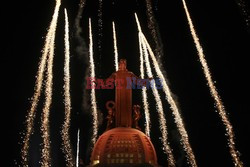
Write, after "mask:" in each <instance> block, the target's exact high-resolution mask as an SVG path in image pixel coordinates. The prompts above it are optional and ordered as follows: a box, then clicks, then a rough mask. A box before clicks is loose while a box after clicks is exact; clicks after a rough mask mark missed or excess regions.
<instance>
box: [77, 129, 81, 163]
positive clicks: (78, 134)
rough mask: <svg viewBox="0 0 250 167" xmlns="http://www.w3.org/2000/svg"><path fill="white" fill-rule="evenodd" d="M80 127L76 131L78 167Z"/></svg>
mask: <svg viewBox="0 0 250 167" xmlns="http://www.w3.org/2000/svg"><path fill="white" fill-rule="evenodd" d="M79 149H80V129H78V131H77V151H76V167H79Z"/></svg>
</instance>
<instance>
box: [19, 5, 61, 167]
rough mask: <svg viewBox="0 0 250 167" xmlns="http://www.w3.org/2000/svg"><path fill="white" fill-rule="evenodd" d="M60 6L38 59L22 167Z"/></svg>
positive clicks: (27, 149) (55, 12)
mask: <svg viewBox="0 0 250 167" xmlns="http://www.w3.org/2000/svg"><path fill="white" fill-rule="evenodd" d="M60 5H61V1H59V0H57V1H56V7H55V10H54V14H53V17H52V21H51V23H50V27H49V30H48V33H47V35H46V39H45V45H44V48H43V54H42V57H41V59H40V63H39V67H38V72H37V77H36V84H35V92H34V95H33V97H32V103H31V108H30V111H29V113H28V115H27V120H26V126H27V127H26V128H27V129H26V134H25V137H24V140H23V143H24V144H23V148H22V163H23V166H28V157H27V156H28V151H29V140H30V136H31V135H32V133H33V126H34V119H35V110H36V108H37V104H38V101H39V97H40V95H41V90H42V82H43V77H44V71H45V66H46V60H47V58H48V53H49V52H51V48H50V45H51V40H53V33H55V30H56V25H57V18H58V11H59V8H60Z"/></svg>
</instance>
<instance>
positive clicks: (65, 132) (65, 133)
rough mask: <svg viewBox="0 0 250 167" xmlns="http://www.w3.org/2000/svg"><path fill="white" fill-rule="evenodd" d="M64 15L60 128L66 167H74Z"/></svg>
mask: <svg viewBox="0 0 250 167" xmlns="http://www.w3.org/2000/svg"><path fill="white" fill-rule="evenodd" d="M64 13H65V36H64V42H65V61H64V105H65V118H64V124H63V127H62V132H61V133H62V140H63V152H64V154H65V158H66V162H67V166H68V167H74V166H75V165H74V161H73V153H72V148H71V144H70V138H69V128H70V114H71V100H70V70H69V68H70V65H69V63H70V49H69V46H70V45H69V22H68V15H67V10H66V9H65V10H64Z"/></svg>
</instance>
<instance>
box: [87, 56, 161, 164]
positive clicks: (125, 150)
mask: <svg viewBox="0 0 250 167" xmlns="http://www.w3.org/2000/svg"><path fill="white" fill-rule="evenodd" d="M132 78H134V79H133V82H134V80H136V79H138V80H139V78H138V77H137V76H136V75H134V74H133V73H132V72H130V71H128V70H127V69H126V60H124V59H121V60H120V63H119V69H118V71H116V72H115V73H113V74H112V75H111V77H109V78H108V79H112V80H114V81H115V83H117V82H118V81H119V82H120V81H123V82H122V83H124V84H123V85H122V86H121V85H119V84H118V86H116V88H115V102H113V101H108V102H107V103H106V108H107V110H108V115H107V117H106V118H107V128H106V132H104V133H103V134H102V135H101V136H100V137H99V138H98V140H97V142H96V143H95V146H94V149H93V151H92V155H91V163H90V165H89V166H91V167H118V166H119V167H137V166H138V167H140V166H141V167H147V166H149V167H150V166H151V167H152V166H153V167H156V166H158V165H157V157H156V152H155V149H154V146H153V144H152V143H151V141H150V139H149V138H148V137H147V136H146V135H145V134H144V133H143V132H141V131H139V130H138V129H140V127H139V126H138V121H139V119H140V117H141V114H140V106H139V105H134V106H133V108H132V87H129V85H130V84H131V83H132ZM129 79H131V80H130V81H129ZM132 110H133V112H132ZM135 128H136V129H135Z"/></svg>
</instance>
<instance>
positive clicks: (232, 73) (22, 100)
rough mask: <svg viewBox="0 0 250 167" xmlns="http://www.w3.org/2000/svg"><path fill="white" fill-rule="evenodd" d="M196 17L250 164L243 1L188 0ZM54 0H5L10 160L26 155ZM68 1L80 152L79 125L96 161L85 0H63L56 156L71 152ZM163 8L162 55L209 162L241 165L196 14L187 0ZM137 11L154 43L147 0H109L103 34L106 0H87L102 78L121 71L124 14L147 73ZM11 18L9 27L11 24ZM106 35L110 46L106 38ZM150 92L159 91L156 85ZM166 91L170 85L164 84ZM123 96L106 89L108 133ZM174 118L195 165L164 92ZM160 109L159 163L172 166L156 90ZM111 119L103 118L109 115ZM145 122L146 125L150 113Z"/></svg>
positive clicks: (133, 64) (130, 44) (181, 162)
mask: <svg viewBox="0 0 250 167" xmlns="http://www.w3.org/2000/svg"><path fill="white" fill-rule="evenodd" d="M186 2H187V5H188V7H189V11H190V14H191V17H192V19H193V23H194V25H195V28H196V30H197V33H198V36H199V38H200V42H201V44H202V46H203V49H204V53H205V56H206V58H207V61H208V65H209V67H210V70H211V73H212V76H213V79H214V80H215V81H216V87H217V89H218V92H219V94H220V96H221V99H222V101H223V102H224V105H225V108H226V111H227V112H228V114H229V118H230V121H231V123H232V125H233V127H234V131H235V136H236V138H235V141H236V148H237V150H238V151H239V152H240V153H241V160H242V161H243V163H244V164H245V167H247V166H250V160H249V156H250V153H249V151H250V150H249V146H250V144H249V141H250V137H249V133H250V126H249V120H250V108H249V93H247V92H249V84H247V80H248V77H249V64H248V57H249V56H250V49H249V48H250V38H249V36H250V29H249V27H247V26H246V24H245V20H244V17H243V15H242V12H241V10H240V9H239V7H238V6H237V3H236V1H235V0H220V1H211V0H202V1H200V0H187V1H186ZM54 6H55V2H54V1H53V0H50V1H49V0H38V1H31V0H28V1H17V2H14V1H9V2H7V4H6V5H4V6H2V8H3V10H2V9H1V16H2V17H1V18H3V19H2V20H1V21H2V26H1V27H2V28H3V30H2V35H1V40H2V44H1V52H2V54H1V74H2V79H1V89H2V92H3V93H1V96H2V98H1V99H2V100H1V102H2V103H3V104H2V105H1V106H2V110H1V112H2V113H3V115H2V116H1V118H2V119H1V123H2V126H1V127H2V128H3V130H2V134H1V138H2V139H3V141H2V145H3V146H2V148H3V149H2V150H3V154H4V159H3V160H2V163H1V164H3V165H1V166H3V167H14V166H17V165H15V164H20V155H21V154H20V152H21V145H20V144H19V143H21V141H22V139H21V136H22V135H21V133H22V132H23V131H24V130H25V126H24V122H25V116H26V114H27V111H28V110H29V108H30V98H31V97H32V96H33V90H34V84H35V76H36V72H37V68H38V62H39V58H40V56H41V50H42V48H43V44H44V40H45V36H46V32H47V27H48V26H49V23H50V21H51V18H52V14H53V11H54ZM64 8H67V10H68V16H69V26H70V27H69V28H70V43H71V46H70V49H71V64H70V65H71V100H72V117H71V129H70V134H71V136H70V137H71V140H72V145H73V147H74V153H76V136H77V129H78V128H80V129H81V142H80V145H81V148H80V156H81V159H82V160H83V161H84V163H85V164H88V163H89V156H90V136H91V133H92V132H91V127H92V125H91V114H90V112H89V111H85V109H86V107H84V105H83V94H84V91H83V90H84V82H85V80H84V75H85V71H86V59H85V57H84V55H80V54H79V53H78V52H77V51H76V48H77V46H78V45H79V43H78V41H77V39H76V37H75V32H76V28H75V26H74V25H75V18H76V15H77V12H78V1H73V0H62V6H61V9H60V14H59V19H58V29H57V32H56V41H55V43H56V50H55V59H54V68H53V70H54V85H53V104H52V108H51V115H50V126H51V143H52V144H51V145H52V148H51V152H52V166H53V167H64V166H65V159H64V157H63V153H62V150H61V136H60V129H61V126H62V123H63V119H64V105H63V63H64V41H63V38H64V11H63V9H64ZM153 11H154V14H155V20H156V24H157V25H158V30H159V35H160V37H161V40H162V46H163V52H164V55H163V56H162V58H161V60H160V61H161V63H162V65H163V68H164V70H165V71H166V73H167V78H168V81H169V85H170V88H171V90H172V92H173V93H174V94H175V95H176V98H177V99H178V103H179V107H180V109H181V114H182V116H183V120H184V122H185V127H186V130H187V132H188V135H189V140H190V144H191V146H192V148H193V151H194V154H195V156H196V160H197V164H198V166H200V167H233V162H232V160H231V156H230V154H229V149H228V146H227V141H226V136H225V135H224V134H225V128H224V126H223V124H222V122H221V120H220V118H219V115H218V113H216V112H215V110H216V109H215V107H214V101H213V99H212V97H211V96H210V93H209V89H208V87H207V85H206V80H205V77H204V75H203V71H202V68H201V65H200V62H199V59H198V55H197V52H196V48H195V45H194V42H193V40H192V36H191V34H190V32H189V26H188V23H187V19H186V15H185V12H184V9H183V7H182V1H181V0H175V1H173V0H172V1H171V0H153ZM134 12H136V13H137V14H138V16H139V19H140V21H141V25H142V30H143V32H144V33H145V35H146V37H147V38H148V40H149V42H150V43H151V44H152V47H154V45H153V38H152V36H151V35H150V31H149V29H148V27H147V15H146V8H145V2H144V0H103V13H102V17H103V24H102V31H103V33H102V36H101V35H98V33H99V31H100V29H99V28H98V0H87V4H86V6H85V8H84V11H83V14H82V19H81V22H80V25H81V27H82V34H81V37H82V38H83V39H84V43H85V45H84V44H83V45H82V47H83V48H84V49H85V51H86V50H87V49H88V48H87V47H88V18H89V17H91V18H92V26H93V33H94V52H95V53H94V59H95V63H96V64H95V65H96V75H97V77H98V78H107V77H109V76H110V74H111V73H112V72H114V58H113V41H112V21H115V23H116V29H117V40H118V51H119V58H125V59H127V64H128V69H129V70H130V71H133V72H134V73H135V74H136V75H138V76H139V75H140V73H139V48H138V36H137V29H136V23H135V19H134ZM2 28H1V29H2ZM98 41H99V43H100V44H101V48H98ZM148 92H149V93H150V91H148ZM133 95H134V101H133V103H134V104H140V105H142V102H141V97H140V96H141V93H140V91H139V90H135V91H134V94H133ZM161 95H163V94H161ZM43 98H44V96H42V97H41V101H40V102H39V106H38V109H37V116H36V119H35V132H34V135H33V136H32V138H31V145H30V146H31V150H30V166H31V167H33V166H34V167H37V166H39V160H40V156H41V155H40V149H41V147H40V146H39V145H40V143H41V134H40V130H39V127H40V114H41V109H42V104H43V102H44V100H43ZM112 99H113V100H114V91H110V90H98V91H97V100H98V108H99V110H100V113H102V117H103V118H102V119H103V120H104V121H103V124H101V125H100V131H99V134H102V132H103V130H104V129H105V123H106V122H105V116H106V114H107V111H106V109H105V103H106V101H108V100H112ZM162 99H163V104H164V109H165V114H166V118H167V124H168V130H169V139H170V143H171V146H172V148H173V149H174V154H175V157H176V160H177V166H178V167H185V166H188V165H187V164H186V159H185V157H184V156H185V155H184V152H183V149H182V147H181V145H180V144H179V139H180V137H179V134H178V131H177V130H176V126H175V124H174V122H173V121H174V120H173V116H172V115H171V110H170V108H169V105H168V103H167V101H166V100H164V96H162ZM149 101H150V108H151V110H150V111H151V115H152V129H151V132H152V133H151V136H152V139H151V140H152V142H153V144H154V145H155V148H156V151H157V155H158V159H159V164H160V165H163V166H166V162H167V159H166V154H163V152H162V150H161V148H160V147H161V143H160V140H159V137H160V132H159V128H158V127H159V124H158V121H157V114H156V110H155V101H154V98H153V97H152V95H150V96H149ZM100 120H101V118H100ZM140 125H141V127H142V129H144V128H143V120H141V122H140Z"/></svg>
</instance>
